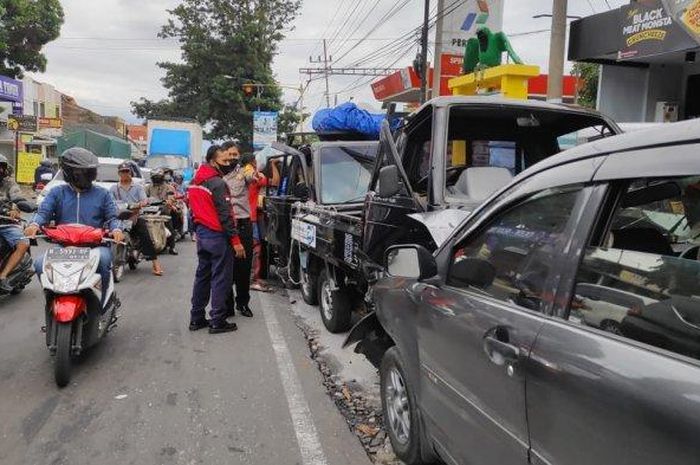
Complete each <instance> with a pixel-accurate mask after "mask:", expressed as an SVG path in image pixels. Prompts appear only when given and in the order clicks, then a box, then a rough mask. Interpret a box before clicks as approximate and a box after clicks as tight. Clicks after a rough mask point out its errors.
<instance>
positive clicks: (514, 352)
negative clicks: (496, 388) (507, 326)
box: [484, 335, 520, 376]
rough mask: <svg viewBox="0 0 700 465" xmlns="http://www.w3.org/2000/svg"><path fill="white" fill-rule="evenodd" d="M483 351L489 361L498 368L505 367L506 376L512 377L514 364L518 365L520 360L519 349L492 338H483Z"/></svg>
mask: <svg viewBox="0 0 700 465" xmlns="http://www.w3.org/2000/svg"><path fill="white" fill-rule="evenodd" d="M484 351H485V352H486V355H487V356H488V358H489V360H491V361H492V362H493V363H495V364H496V365H498V366H504V365H505V366H506V369H507V370H508V375H510V376H512V374H511V371H512V372H513V374H514V373H515V366H514V365H515V364H516V363H518V359H519V358H520V349H518V348H517V347H516V346H514V345H513V344H509V343H507V342H503V341H499V340H498V339H497V338H496V337H494V336H490V335H489V336H486V337H484Z"/></svg>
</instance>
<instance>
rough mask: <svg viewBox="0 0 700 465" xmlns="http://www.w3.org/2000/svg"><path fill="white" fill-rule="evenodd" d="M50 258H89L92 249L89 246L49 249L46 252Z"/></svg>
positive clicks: (62, 259) (71, 259)
mask: <svg viewBox="0 0 700 465" xmlns="http://www.w3.org/2000/svg"><path fill="white" fill-rule="evenodd" d="M46 258H47V259H48V260H55V261H61V262H73V261H81V260H88V259H89V258H90V249H89V248H88V247H64V248H62V249H61V248H54V249H49V250H48V252H47V253H46Z"/></svg>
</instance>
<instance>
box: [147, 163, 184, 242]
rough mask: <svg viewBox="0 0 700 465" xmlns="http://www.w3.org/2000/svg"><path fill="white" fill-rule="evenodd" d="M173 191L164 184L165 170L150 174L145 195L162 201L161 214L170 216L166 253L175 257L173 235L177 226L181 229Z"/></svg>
mask: <svg viewBox="0 0 700 465" xmlns="http://www.w3.org/2000/svg"><path fill="white" fill-rule="evenodd" d="M174 194H175V190H174V189H173V187H172V185H170V184H169V183H167V182H165V170H163V169H162V168H158V169H156V170H155V171H153V173H151V184H150V185H149V186H147V187H146V195H147V196H148V198H150V199H155V200H162V201H163V202H164V203H165V205H164V207H163V214H164V215H168V216H170V221H168V225H167V227H168V230H170V233H171V234H170V237H168V243H167V246H168V253H170V255H177V254H178V253H177V250H175V239H176V237H175V235H176V232H177V231H178V226H180V227H182V226H181V225H182V220H181V218H180V213H179V212H178V211H177V208H176V201H175V198H174Z"/></svg>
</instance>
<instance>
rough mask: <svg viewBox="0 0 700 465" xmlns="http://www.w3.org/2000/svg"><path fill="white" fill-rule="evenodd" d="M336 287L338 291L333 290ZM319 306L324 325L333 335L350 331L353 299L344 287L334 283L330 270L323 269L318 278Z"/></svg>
mask: <svg viewBox="0 0 700 465" xmlns="http://www.w3.org/2000/svg"><path fill="white" fill-rule="evenodd" d="M334 287H337V289H335V290H333V288H334ZM318 304H319V306H320V308H321V319H322V320H323V325H324V326H325V327H326V329H327V330H328V331H330V332H331V333H342V332H345V331H347V330H349V329H350V326H351V325H350V323H351V320H352V299H351V297H350V293H349V292H348V290H347V289H345V288H344V287H343V286H341V285H339V284H338V283H334V282H333V280H332V279H331V277H330V275H329V273H328V270H327V269H325V268H324V269H323V271H321V275H320V276H319V278H318Z"/></svg>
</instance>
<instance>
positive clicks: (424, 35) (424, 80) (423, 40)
mask: <svg viewBox="0 0 700 465" xmlns="http://www.w3.org/2000/svg"><path fill="white" fill-rule="evenodd" d="M429 21H430V0H425V9H424V11H423V30H422V31H421V37H420V46H421V49H420V61H421V68H423V69H422V70H421V80H420V103H425V94H426V91H427V89H428V71H429V69H428V23H429Z"/></svg>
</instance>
